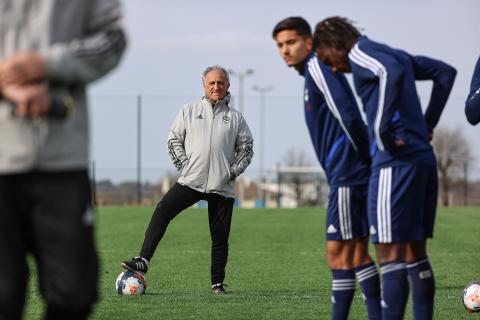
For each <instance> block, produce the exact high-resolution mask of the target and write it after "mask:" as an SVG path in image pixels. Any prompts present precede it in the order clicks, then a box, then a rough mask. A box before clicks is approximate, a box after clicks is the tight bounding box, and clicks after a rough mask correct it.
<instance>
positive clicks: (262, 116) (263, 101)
mask: <svg viewBox="0 0 480 320" xmlns="http://www.w3.org/2000/svg"><path fill="white" fill-rule="evenodd" d="M252 89H253V90H254V91H258V92H260V135H259V137H260V144H259V149H260V152H259V156H260V170H259V171H260V183H264V182H265V120H266V119H265V107H266V98H265V96H266V95H265V94H266V93H267V92H268V91H270V90H272V89H273V86H264V87H260V86H256V85H255V86H253V88H252ZM258 190H260V194H258V195H259V196H260V199H262V201H263V204H264V206H265V192H264V191H263V190H261V188H258Z"/></svg>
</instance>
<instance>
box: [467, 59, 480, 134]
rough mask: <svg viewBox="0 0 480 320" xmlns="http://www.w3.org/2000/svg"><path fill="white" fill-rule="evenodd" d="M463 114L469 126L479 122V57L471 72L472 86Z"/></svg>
mask: <svg viewBox="0 0 480 320" xmlns="http://www.w3.org/2000/svg"><path fill="white" fill-rule="evenodd" d="M465 114H466V115H467V120H468V122H470V123H471V124H474V125H475V124H477V123H479V122H480V57H479V58H478V60H477V65H476V66H475V71H474V72H473V77H472V84H471V85H470V93H469V94H468V98H467V102H465Z"/></svg>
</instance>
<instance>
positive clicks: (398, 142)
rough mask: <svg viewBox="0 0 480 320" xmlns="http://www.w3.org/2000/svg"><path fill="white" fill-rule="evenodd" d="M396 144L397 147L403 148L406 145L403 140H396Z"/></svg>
mask: <svg viewBox="0 0 480 320" xmlns="http://www.w3.org/2000/svg"><path fill="white" fill-rule="evenodd" d="M394 143H395V145H396V146H397V147H403V146H404V145H405V144H406V143H405V140H403V139H395V141H394Z"/></svg>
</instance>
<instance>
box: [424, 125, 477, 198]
mask: <svg viewBox="0 0 480 320" xmlns="http://www.w3.org/2000/svg"><path fill="white" fill-rule="evenodd" d="M433 148H434V150H435V155H436V156H437V165H438V178H439V184H440V197H441V201H442V204H443V205H444V206H446V207H448V206H449V205H450V193H451V188H452V184H453V183H454V182H455V180H458V179H459V178H460V177H461V173H462V172H463V170H464V168H465V166H468V164H469V163H470V162H471V160H472V158H471V154H470V146H469V144H468V141H467V139H466V138H465V136H464V135H463V132H462V130H461V129H460V128H459V127H456V128H454V129H451V128H448V127H445V126H439V127H438V128H437V129H435V133H434V138H433Z"/></svg>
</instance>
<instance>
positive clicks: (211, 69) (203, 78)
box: [202, 64, 230, 84]
mask: <svg viewBox="0 0 480 320" xmlns="http://www.w3.org/2000/svg"><path fill="white" fill-rule="evenodd" d="M213 70H220V71H222V72H223V73H224V74H225V79H227V83H230V76H229V75H228V71H227V69H225V68H224V67H222V66H219V65H218V64H216V65H214V66H211V67H208V68H207V69H205V71H203V75H202V83H203V84H205V77H206V76H207V73H209V72H210V71H213Z"/></svg>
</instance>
